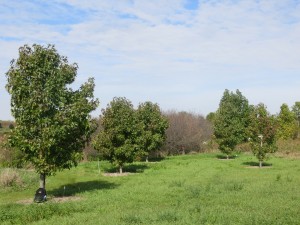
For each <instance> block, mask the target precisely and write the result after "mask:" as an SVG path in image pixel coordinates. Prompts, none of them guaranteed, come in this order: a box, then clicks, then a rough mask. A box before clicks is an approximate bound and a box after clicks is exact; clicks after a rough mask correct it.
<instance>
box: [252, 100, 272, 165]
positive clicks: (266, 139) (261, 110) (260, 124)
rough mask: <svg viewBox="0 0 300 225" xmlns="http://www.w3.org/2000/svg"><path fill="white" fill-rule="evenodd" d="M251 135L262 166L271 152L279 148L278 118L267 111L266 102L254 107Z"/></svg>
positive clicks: (253, 149) (253, 148) (255, 153)
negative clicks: (277, 136) (277, 137)
mask: <svg viewBox="0 0 300 225" xmlns="http://www.w3.org/2000/svg"><path fill="white" fill-rule="evenodd" d="M250 121H251V122H250V125H249V128H248V129H249V136H250V139H249V140H250V145H251V148H252V152H253V154H254V155H255V156H256V157H257V159H258V160H259V167H262V163H263V161H265V160H266V158H267V156H268V154H269V153H274V152H275V151H276V150H277V146H276V129H277V125H276V119H275V118H274V116H271V115H270V113H269V112H268V111H267V108H266V106H265V105H264V104H262V103H261V104H258V105H257V106H255V107H254V109H253V110H252V112H251V116H250Z"/></svg>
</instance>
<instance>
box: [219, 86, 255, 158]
mask: <svg viewBox="0 0 300 225" xmlns="http://www.w3.org/2000/svg"><path fill="white" fill-rule="evenodd" d="M248 124H249V104H248V100H247V99H246V97H244V96H243V95H242V93H241V92H240V91H239V90H236V93H233V92H229V91H228V90H227V89H226V90H225V91H224V94H223V97H222V99H221V101H220V104H219V108H218V110H217V112H216V113H215V116H214V135H215V138H216V141H217V143H218V144H219V149H220V150H221V151H222V152H223V153H225V154H226V155H227V158H228V155H230V154H231V153H232V152H233V150H234V148H235V146H236V145H237V144H239V143H242V142H244V141H246V140H247V127H248Z"/></svg>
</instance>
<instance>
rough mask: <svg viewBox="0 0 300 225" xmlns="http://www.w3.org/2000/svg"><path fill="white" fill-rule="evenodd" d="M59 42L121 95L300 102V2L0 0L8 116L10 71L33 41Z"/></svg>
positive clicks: (169, 100)
mask: <svg viewBox="0 0 300 225" xmlns="http://www.w3.org/2000/svg"><path fill="white" fill-rule="evenodd" d="M33 43H38V44H42V45H47V44H48V43H50V44H54V45H55V46H56V48H57V50H58V52H59V53H60V54H61V55H64V56H67V57H68V59H69V62H70V63H73V62H77V63H78V65H79V71H78V76H77V80H76V82H75V83H74V88H76V87H78V86H79V85H80V84H82V83H83V82H85V81H86V80H87V78H88V77H94V78H95V82H96V89H95V96H96V97H98V98H99V100H100V107H99V109H98V110H97V111H96V112H94V113H93V116H98V115H99V114H100V109H101V108H105V107H106V105H107V104H108V103H109V102H110V101H111V100H112V98H113V97H115V96H120V97H126V98H128V99H130V100H131V101H132V102H133V104H134V105H135V106H137V105H138V103H139V102H144V101H152V102H156V103H158V104H159V105H160V106H161V108H162V109H163V110H172V109H175V110H178V111H181V110H184V111H192V112H195V113H199V114H203V115H206V114H208V113H209V112H212V111H215V110H216V109H217V108H218V104H219V101H220V99H221V97H222V94H223V92H224V90H225V89H229V90H231V91H235V90H236V89H239V90H240V91H241V92H242V93H243V95H245V96H246V97H247V99H248V100H249V102H250V104H258V103H260V102H263V103H265V104H266V105H267V107H268V109H269V111H270V112H271V113H273V114H275V113H278V112H279V108H280V106H281V105H282V104H283V103H287V104H288V105H289V106H292V105H293V104H294V102H295V101H300V90H299V89H300V1H298V0H280V1H277V0H205V1H202V0H199V1H195V0H152V1H149V0H90V1H82V0H53V1H37V0H34V1H29V0H19V1H18V0H11V1H5V0H0V74H1V76H0V97H1V109H0V119H13V118H12V116H11V114H10V96H9V95H8V93H7V92H6V90H5V84H6V77H5V73H6V72H7V70H8V68H9V63H10V61H11V60H12V59H13V58H17V57H18V48H19V47H20V46H22V45H24V44H30V45H31V44H33Z"/></svg>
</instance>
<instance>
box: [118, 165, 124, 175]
mask: <svg viewBox="0 0 300 225" xmlns="http://www.w3.org/2000/svg"><path fill="white" fill-rule="evenodd" d="M119 169H120V174H122V173H123V167H122V166H120V168H119Z"/></svg>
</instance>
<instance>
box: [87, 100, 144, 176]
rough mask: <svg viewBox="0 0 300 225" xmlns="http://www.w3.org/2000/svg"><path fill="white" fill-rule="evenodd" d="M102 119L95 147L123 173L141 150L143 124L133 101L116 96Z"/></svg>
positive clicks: (103, 112)
mask: <svg viewBox="0 0 300 225" xmlns="http://www.w3.org/2000/svg"><path fill="white" fill-rule="evenodd" d="M100 121H101V126H102V130H101V131H100V132H99V134H98V135H97V136H96V138H95V139H94V142H93V145H94V148H95V149H96V150H98V151H99V152H100V154H101V155H102V157H103V158H104V159H106V160H109V161H110V162H111V163H113V164H116V165H117V166H118V167H119V169H120V173H122V172H123V170H122V169H123V166H124V164H125V163H130V162H132V161H133V160H134V158H135V157H136V156H137V154H138V152H139V151H140V145H139V143H140V142H141V140H140V138H141V136H142V124H141V123H139V122H138V119H137V116H136V113H135V110H134V108H133V105H132V103H131V102H130V101H129V100H128V99H126V98H123V97H115V98H114V99H113V100H112V101H111V102H110V103H109V104H108V105H107V107H106V109H103V110H102V116H101V120H100Z"/></svg>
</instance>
